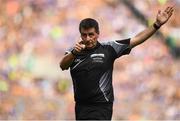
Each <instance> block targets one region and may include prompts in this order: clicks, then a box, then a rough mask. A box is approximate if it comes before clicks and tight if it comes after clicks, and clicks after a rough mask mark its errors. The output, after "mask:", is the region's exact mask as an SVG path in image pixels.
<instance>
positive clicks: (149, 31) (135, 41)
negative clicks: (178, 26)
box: [130, 7, 174, 48]
mask: <svg viewBox="0 0 180 121" xmlns="http://www.w3.org/2000/svg"><path fill="white" fill-rule="evenodd" d="M173 10H174V8H173V7H167V8H166V9H165V10H164V11H163V12H161V11H160V10H159V11H158V14H157V16H156V21H155V23H154V24H153V25H152V26H150V27H148V28H146V29H145V30H144V31H142V32H140V33H139V34H137V35H136V36H135V37H133V38H131V42H130V47H131V48H133V47H135V46H137V45H139V44H141V43H143V42H144V41H146V40H147V39H148V38H149V37H151V36H152V35H153V34H154V33H155V32H156V31H157V30H158V29H159V28H160V27H161V26H162V25H163V24H165V23H166V22H167V21H168V20H169V18H170V17H171V16H172V14H173Z"/></svg>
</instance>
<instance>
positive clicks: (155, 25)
mask: <svg viewBox="0 0 180 121" xmlns="http://www.w3.org/2000/svg"><path fill="white" fill-rule="evenodd" d="M153 27H154V28H155V29H156V30H158V29H159V28H160V27H161V26H160V25H157V23H156V22H155V23H154V24H153Z"/></svg>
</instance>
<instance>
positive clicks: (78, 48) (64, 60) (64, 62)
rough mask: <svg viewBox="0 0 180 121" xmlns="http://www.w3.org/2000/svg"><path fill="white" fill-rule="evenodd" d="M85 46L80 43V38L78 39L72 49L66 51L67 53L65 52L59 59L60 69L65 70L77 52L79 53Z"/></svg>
mask: <svg viewBox="0 0 180 121" xmlns="http://www.w3.org/2000/svg"><path fill="white" fill-rule="evenodd" d="M85 47H86V46H85V45H84V44H82V40H79V41H78V42H77V43H76V44H75V46H74V48H73V50H72V51H71V52H68V54H66V55H65V56H64V57H63V58H62V60H61V62H60V64H59V66H60V68H61V69H62V70H67V69H68V68H69V67H70V66H71V64H72V63H73V61H74V59H75V58H76V56H77V54H78V53H80V52H81V51H82V50H83V49H85Z"/></svg>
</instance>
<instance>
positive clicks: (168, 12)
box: [164, 6, 174, 17]
mask: <svg viewBox="0 0 180 121" xmlns="http://www.w3.org/2000/svg"><path fill="white" fill-rule="evenodd" d="M173 11H174V7H173V6H171V7H169V6H168V7H167V8H166V9H165V11H164V12H165V13H167V14H168V16H169V17H170V16H171V15H172V13H173Z"/></svg>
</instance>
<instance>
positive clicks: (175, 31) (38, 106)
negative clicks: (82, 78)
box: [0, 0, 180, 120]
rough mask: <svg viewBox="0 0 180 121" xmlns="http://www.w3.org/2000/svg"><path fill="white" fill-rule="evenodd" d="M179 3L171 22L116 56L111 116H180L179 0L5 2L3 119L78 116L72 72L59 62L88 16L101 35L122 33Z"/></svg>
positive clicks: (1, 10) (0, 10)
mask: <svg viewBox="0 0 180 121" xmlns="http://www.w3.org/2000/svg"><path fill="white" fill-rule="evenodd" d="M167 5H174V7H175V11H174V15H173V16H172V18H171V19H170V20H169V22H168V23H167V24H166V25H164V26H163V27H162V28H161V29H160V30H159V33H156V34H155V35H154V36H153V37H151V38H150V39H149V40H148V41H147V42H145V43H144V44H142V45H140V46H138V47H136V48H135V49H133V50H132V51H131V53H130V54H129V55H128V56H123V57H121V58H120V59H118V60H117V61H116V62H115V65H114V73H113V85H114V91H115V101H114V111H113V119H114V120H119V119H124V120H146V119H158V120H161V119H169V120H173V119H179V120H180V103H179V102H180V88H179V87H180V58H179V57H180V14H179V13H180V0H169V1H168V0H0V119H9V120H13V119H16V120H23V119H37V120H40V119H42V120H53V119H57V120H68V119H72V120H73V119H75V115H74V99H73V88H72V82H71V77H70V74H69V70H68V71H62V70H61V69H60V68H59V61H60V60H61V59H62V57H63V55H64V52H65V51H66V50H67V49H68V48H70V47H71V46H73V45H74V43H75V42H76V41H77V40H78V38H79V37H80V34H79V31H78V26H79V22H80V20H82V19H84V18H86V17H92V18H94V19H96V20H97V21H98V22H99V24H100V38H99V41H100V42H102V41H109V40H114V39H124V38H129V37H133V36H135V35H136V34H137V33H138V32H140V31H142V30H143V29H145V28H146V27H147V26H150V25H152V23H153V22H154V21H155V18H156V14H157V11H158V9H162V10H163V9H164V8H165V7H166V6H167Z"/></svg>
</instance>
